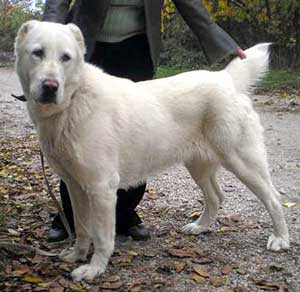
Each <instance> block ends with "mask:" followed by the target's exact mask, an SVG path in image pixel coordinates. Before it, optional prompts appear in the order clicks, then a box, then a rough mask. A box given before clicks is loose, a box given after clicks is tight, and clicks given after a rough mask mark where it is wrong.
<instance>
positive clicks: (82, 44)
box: [67, 23, 86, 56]
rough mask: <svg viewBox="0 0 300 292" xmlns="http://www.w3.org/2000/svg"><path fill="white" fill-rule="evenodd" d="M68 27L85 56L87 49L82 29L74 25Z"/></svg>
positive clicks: (70, 24)
mask: <svg viewBox="0 0 300 292" xmlns="http://www.w3.org/2000/svg"><path fill="white" fill-rule="evenodd" d="M67 27H68V28H69V29H70V31H71V32H72V33H73V35H74V37H75V39H76V41H77V42H78V44H79V47H80V49H81V51H82V54H83V56H84V55H85V53H86V47H85V42H84V38H83V35H82V32H81V30H80V28H79V27H78V26H77V25H75V24H73V23H69V24H67Z"/></svg>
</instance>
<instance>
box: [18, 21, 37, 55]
mask: <svg viewBox="0 0 300 292" xmlns="http://www.w3.org/2000/svg"><path fill="white" fill-rule="evenodd" d="M38 23H39V21H37V20H29V21H27V22H25V23H23V24H22V25H21V27H20V28H19V30H18V33H17V37H16V40H15V51H17V49H18V48H19V44H20V43H21V42H22V41H23V40H24V39H25V37H26V35H27V34H28V32H29V31H30V30H31V29H32V28H33V27H34V26H36V25H37V24H38Z"/></svg>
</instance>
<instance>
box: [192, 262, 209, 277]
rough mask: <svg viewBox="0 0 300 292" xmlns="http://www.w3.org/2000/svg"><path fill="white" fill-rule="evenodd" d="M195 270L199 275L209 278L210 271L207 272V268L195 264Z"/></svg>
mask: <svg viewBox="0 0 300 292" xmlns="http://www.w3.org/2000/svg"><path fill="white" fill-rule="evenodd" d="M193 270H194V272H196V273H197V274H198V275H199V276H201V277H203V278H209V273H208V272H207V270H206V269H205V268H203V267H201V266H199V265H195V266H193Z"/></svg>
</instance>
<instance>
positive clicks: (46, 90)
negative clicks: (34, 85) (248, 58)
mask: <svg viewBox="0 0 300 292" xmlns="http://www.w3.org/2000/svg"><path fill="white" fill-rule="evenodd" d="M58 88H59V83H58V81H57V80H55V79H45V80H44V81H43V82H42V86H41V95H40V97H39V98H38V100H37V102H38V103H40V104H43V105H47V104H56V103H57V92H58Z"/></svg>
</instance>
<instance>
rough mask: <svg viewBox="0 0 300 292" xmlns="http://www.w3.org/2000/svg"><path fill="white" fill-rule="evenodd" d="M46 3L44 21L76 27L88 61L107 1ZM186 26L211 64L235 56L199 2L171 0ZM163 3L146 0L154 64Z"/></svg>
mask: <svg viewBox="0 0 300 292" xmlns="http://www.w3.org/2000/svg"><path fill="white" fill-rule="evenodd" d="M71 2H72V1H71V0H47V2H46V8H45V13H44V17H43V20H45V21H53V22H60V23H67V22H72V23H75V24H76V25H78V26H79V27H80V29H81V31H82V33H83V35H84V38H85V42H86V46H87V55H86V59H87V60H89V59H90V57H91V54H92V52H93V49H94V45H95V42H96V35H97V33H98V31H99V29H100V28H101V26H103V24H104V20H105V17H106V14H107V11H108V8H109V5H110V0H76V1H75V3H74V5H72V7H70V4H71ZM173 2H174V4H175V5H176V8H177V9H178V11H179V13H180V14H181V16H182V17H183V18H184V20H185V21H186V23H187V24H188V25H189V27H190V28H191V29H192V31H193V32H194V34H195V35H196V36H197V37H198V39H199V42H200V44H201V46H202V48H203V51H204V53H205V55H206V57H207V59H208V60H209V61H210V62H211V63H213V62H215V61H216V60H217V59H220V58H223V57H225V56H227V55H229V54H234V55H235V54H236V51H237V48H238V45H237V44H236V42H235V41H234V40H233V39H232V38H231V37H230V36H229V35H228V34H227V33H226V32H225V31H224V30H222V28H220V27H219V26H218V25H217V24H215V23H214V22H213V21H212V19H211V18H210V16H209V14H208V12H207V10H206V8H205V7H204V5H203V3H202V0H173ZM162 5H163V0H145V16H146V33H147V37H148V41H149V46H150V52H151V57H152V61H153V64H154V65H157V62H158V59H159V51H160V47H161V9H162Z"/></svg>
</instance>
